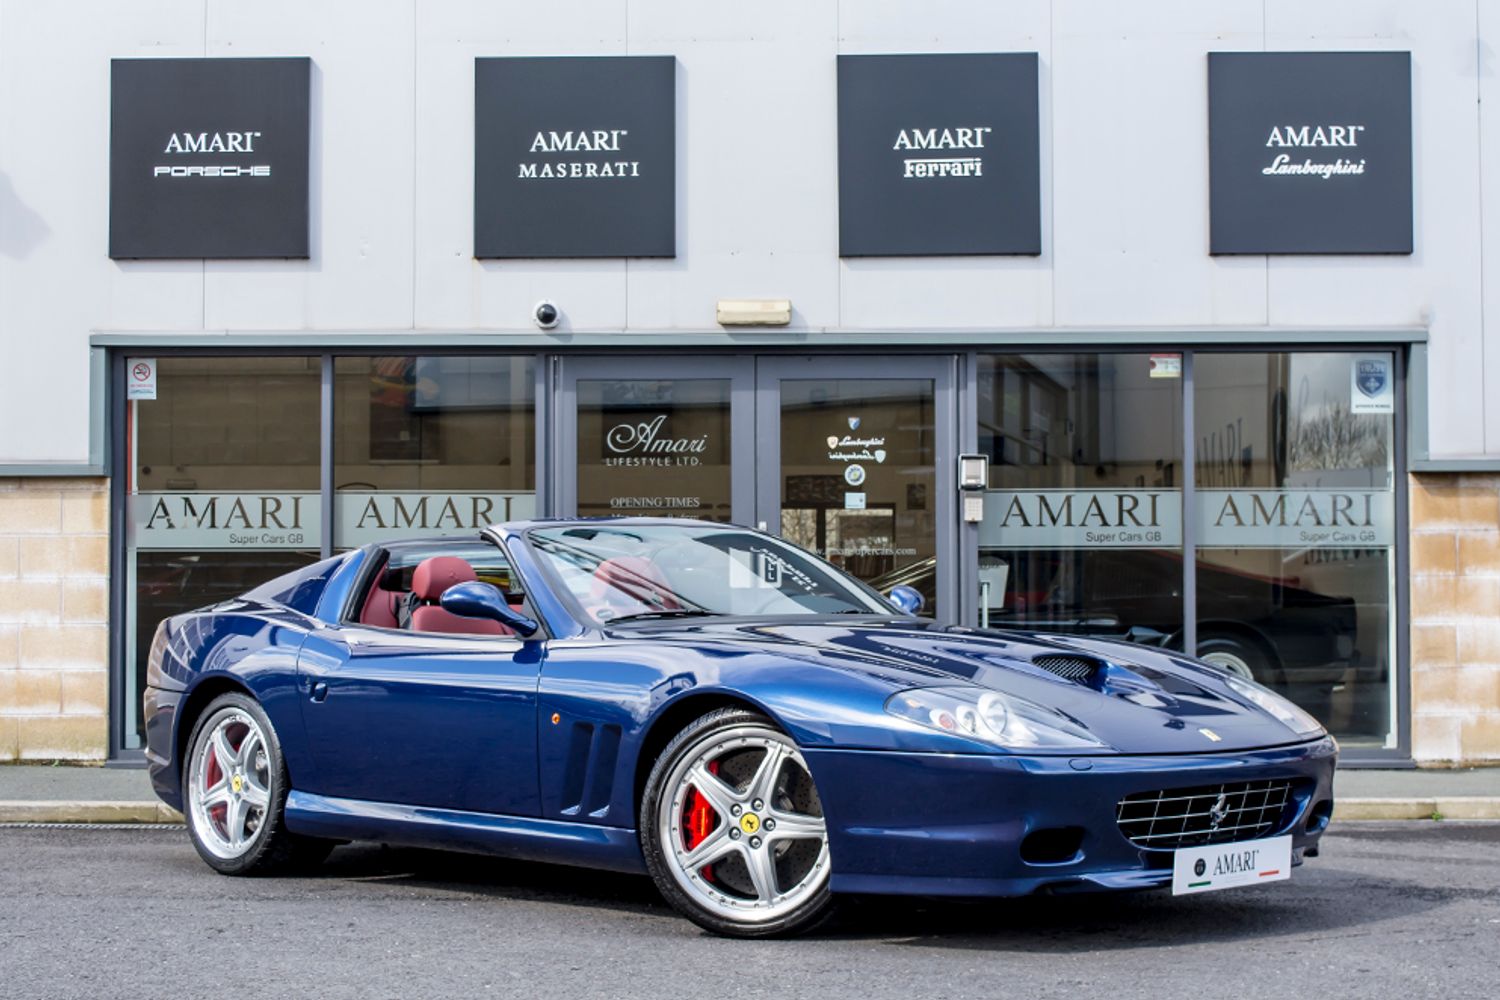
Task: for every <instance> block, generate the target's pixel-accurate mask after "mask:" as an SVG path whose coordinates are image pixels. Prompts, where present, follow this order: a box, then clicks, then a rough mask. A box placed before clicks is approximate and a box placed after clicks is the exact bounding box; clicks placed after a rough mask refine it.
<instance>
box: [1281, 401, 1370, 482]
mask: <svg viewBox="0 0 1500 1000" xmlns="http://www.w3.org/2000/svg"><path fill="white" fill-rule="evenodd" d="M1308 414H1311V415H1310V416H1308ZM1385 422H1386V418H1385V417H1384V416H1382V415H1380V414H1373V413H1353V412H1351V411H1350V409H1349V404H1347V403H1343V402H1340V401H1337V400H1330V399H1327V398H1326V397H1325V398H1324V403H1323V405H1322V406H1321V407H1317V408H1313V407H1310V406H1308V405H1306V403H1305V402H1304V403H1303V405H1301V406H1297V407H1295V408H1293V410H1292V412H1291V414H1289V419H1288V424H1289V426H1288V428H1287V467H1288V469H1289V470H1291V471H1293V472H1299V471H1309V470H1311V471H1322V470H1324V469H1372V468H1373V469H1379V468H1384V467H1385V465H1386V434H1385Z"/></svg>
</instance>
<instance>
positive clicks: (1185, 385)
mask: <svg viewBox="0 0 1500 1000" xmlns="http://www.w3.org/2000/svg"><path fill="white" fill-rule="evenodd" d="M1194 425H1195V421H1194V419H1193V352H1192V351H1183V352H1182V650H1183V652H1185V653H1187V654H1188V655H1189V656H1193V655H1195V654H1196V653H1197V652H1198V520H1197V514H1198V508H1197V503H1196V493H1197V490H1198V486H1197V477H1198V468H1197V465H1198V463H1197V457H1196V451H1197V441H1196V435H1197V429H1196V427H1195V426H1194Z"/></svg>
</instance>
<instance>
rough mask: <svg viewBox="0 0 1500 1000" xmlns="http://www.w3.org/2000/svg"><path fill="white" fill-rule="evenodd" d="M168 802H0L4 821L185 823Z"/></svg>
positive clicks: (0, 821)
mask: <svg viewBox="0 0 1500 1000" xmlns="http://www.w3.org/2000/svg"><path fill="white" fill-rule="evenodd" d="M181 822H182V813H180V812H178V811H177V810H176V809H173V808H172V807H171V806H169V805H167V804H166V803H165V802H66V801H35V800H34V801H16V802H0V823H143V824H144V823H181Z"/></svg>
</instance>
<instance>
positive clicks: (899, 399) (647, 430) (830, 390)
mask: <svg viewBox="0 0 1500 1000" xmlns="http://www.w3.org/2000/svg"><path fill="white" fill-rule="evenodd" d="M953 364H954V362H953V359H951V358H929V357H903V358H890V359H883V358H848V357H834V356H823V357H807V358H764V357H763V358H750V357H733V356H726V357H713V358H660V357H629V358H626V357H618V358H580V359H564V360H563V362H562V365H563V367H562V373H563V374H562V377H561V379H560V380H559V382H558V391H559V393H560V395H561V397H562V398H561V399H560V401H559V402H560V404H561V405H560V406H559V407H558V414H559V419H558V425H557V437H556V447H555V449H554V453H555V454H556V455H558V456H559V461H558V463H557V466H556V468H555V474H556V479H555V484H556V491H557V492H556V496H557V497H558V504H557V510H558V513H560V514H562V515H564V516H571V515H575V514H576V515H578V516H582V517H607V516H611V515H618V516H641V515H647V516H654V517H693V518H702V519H704V520H711V521H732V522H734V523H737V524H745V525H752V526H755V527H759V528H762V529H763V530H767V531H771V532H773V533H776V534H780V535H781V536H782V537H783V538H786V539H787V540H788V541H791V542H794V543H796V544H798V545H801V546H802V547H804V548H806V549H808V550H810V551H812V552H816V553H817V554H818V555H820V556H822V557H824V558H825V559H827V560H828V561H829V562H831V563H833V564H834V565H836V566H839V567H841V568H842V569H844V570H845V571H847V572H849V573H851V574H853V575H854V576H856V577H858V578H859V579H861V580H864V581H865V582H866V583H869V584H870V585H871V586H873V587H875V588H876V589H878V590H880V591H881V592H882V593H889V592H890V590H891V588H892V587H895V586H897V585H899V584H906V585H908V586H911V587H915V588H916V589H917V590H919V591H921V592H922V594H923V596H924V597H925V598H926V602H927V603H926V607H925V609H924V611H923V613H924V614H926V615H929V616H933V617H938V618H942V619H945V620H952V619H953V618H954V617H956V614H957V604H956V601H955V598H956V594H957V581H956V573H957V565H956V564H957V559H956V558H947V557H944V556H942V555H941V554H944V553H954V552H956V550H957V520H956V517H957V515H956V510H957V508H956V502H957V501H956V497H955V496H954V484H953V482H952V481H951V480H952V477H951V476H950V475H947V474H940V473H939V470H951V469H952V468H953V467H954V456H955V454H956V452H955V441H954V436H955V427H956V419H955V415H954V412H953V410H954V406H953V402H954V401H953V384H954V380H953Z"/></svg>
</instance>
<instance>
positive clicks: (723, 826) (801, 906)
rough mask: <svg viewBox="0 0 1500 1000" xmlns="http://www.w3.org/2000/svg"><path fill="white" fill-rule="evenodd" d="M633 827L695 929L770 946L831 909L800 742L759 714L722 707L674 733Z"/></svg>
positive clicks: (665, 890)
mask: <svg viewBox="0 0 1500 1000" xmlns="http://www.w3.org/2000/svg"><path fill="white" fill-rule="evenodd" d="M640 826H641V844H642V847H643V849H644V853H645V857H646V866H647V868H648V869H649V870H650V872H651V877H652V878H653V879H654V880H655V881H656V885H657V888H658V889H659V890H660V891H661V894H662V895H663V896H664V897H666V899H667V901H668V902H669V903H671V904H672V905H673V906H674V907H676V909H677V910H678V911H680V912H681V913H682V914H683V915H685V916H686V917H688V919H690V920H692V921H693V922H694V923H696V924H698V925H699V926H701V927H704V928H706V929H708V930H711V931H714V932H715V933H718V934H726V935H731V936H734V937H770V936H772V935H783V934H794V933H800V932H803V931H807V930H810V929H812V928H813V927H814V926H816V925H818V924H819V923H822V922H823V921H824V920H825V919H826V918H827V917H828V916H829V915H830V914H831V912H832V906H833V895H832V893H831V892H830V891H829V887H828V885H829V872H830V863H829V854H828V831H827V825H826V823H825V820H824V817H823V808H822V803H821V802H820V801H819V799H818V791H817V788H816V787H815V786H814V784H813V779H812V774H811V772H809V770H808V767H807V761H806V760H805V759H804V758H803V756H802V753H801V751H800V750H798V749H797V744H796V743H795V742H793V741H792V739H791V738H790V737H788V736H787V735H786V734H785V733H783V732H781V731H780V730H779V729H777V728H776V727H775V726H774V725H772V724H771V721H770V720H769V719H767V718H765V717H764V716H762V715H759V714H757V713H754V712H749V711H745V710H743V709H737V708H731V709H720V710H718V711H715V712H710V713H709V714H707V715H705V716H703V717H702V718H700V719H698V720H697V721H696V722H694V723H692V724H691V725H689V726H688V727H687V728H686V729H684V730H683V731H682V732H680V733H678V734H677V736H676V737H675V738H674V739H673V740H672V742H671V743H669V744H668V745H667V747H666V749H665V750H663V751H662V754H661V756H660V757H659V758H658V759H657V761H656V764H655V766H654V767H653V768H652V770H651V775H650V777H649V778H648V779H647V781H646V791H645V794H644V796H643V798H642V805H641V824H640Z"/></svg>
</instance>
